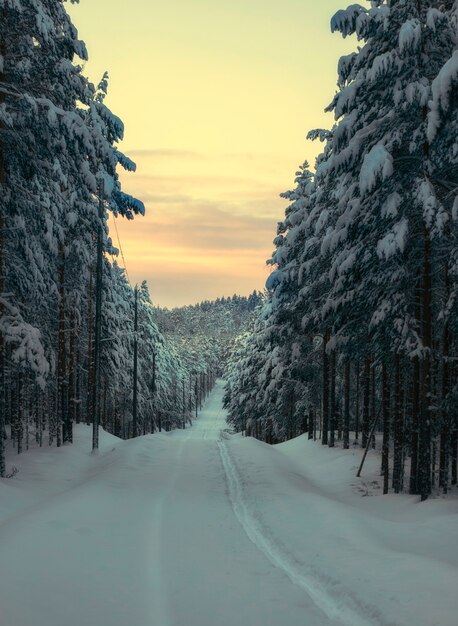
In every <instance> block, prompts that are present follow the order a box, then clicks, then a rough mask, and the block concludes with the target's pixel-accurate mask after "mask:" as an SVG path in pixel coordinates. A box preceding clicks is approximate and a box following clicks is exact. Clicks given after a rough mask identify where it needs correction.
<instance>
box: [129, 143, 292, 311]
mask: <svg viewBox="0 0 458 626" xmlns="http://www.w3.org/2000/svg"><path fill="white" fill-rule="evenodd" d="M242 156H243V158H242ZM248 162H249V165H247V163H248ZM157 163H158V164H160V167H156V165H157ZM266 163H270V164H271V166H272V168H273V171H275V169H276V168H277V167H280V166H279V165H278V163H275V158H274V157H273V156H272V155H267V156H266V155H262V156H259V155H249V156H247V155H225V156H221V155H220V156H217V157H213V158H210V157H209V158H208V159H207V160H206V161H204V160H202V161H201V162H199V163H198V162H195V163H194V164H193V167H192V168H191V167H186V166H183V163H182V162H181V157H180V155H179V154H177V155H176V156H174V157H172V156H170V158H168V159H166V160H165V161H164V160H163V159H162V160H161V159H158V160H157V162H156V161H154V164H153V166H151V165H150V164H148V161H147V159H146V160H143V161H142V163H141V167H140V168H139V169H140V173H139V174H138V175H136V176H134V177H131V176H126V178H125V181H124V182H125V187H126V188H127V189H129V191H130V192H132V193H135V194H136V195H137V196H138V197H139V198H141V199H142V200H143V201H144V202H145V204H146V208H147V214H146V217H145V218H141V219H137V220H134V222H133V223H132V222H131V223H125V222H122V221H119V222H118V224H119V230H120V233H121V237H122V240H123V247H124V253H125V257H126V260H127V263H128V266H129V267H128V269H129V273H130V275H131V276H133V277H135V280H140V279H141V278H145V277H146V278H147V279H148V280H149V282H150V284H151V291H152V293H153V296H154V298H155V300H156V301H158V302H159V303H160V304H165V305H175V304H184V303H187V302H195V301H199V300H201V299H203V298H215V297H217V296H221V295H229V294H232V293H234V292H236V291H237V292H239V293H249V292H251V291H252V290H253V289H262V288H263V287H264V283H265V280H266V278H267V276H268V273H269V269H268V268H267V267H266V263H265V261H266V259H267V258H268V257H269V256H270V254H271V252H272V249H273V244H272V240H273V238H274V237H275V233H276V225H277V222H278V220H279V219H281V217H282V213H283V209H284V201H283V200H281V199H280V198H279V193H280V192H281V191H282V190H283V189H282V185H281V182H279V179H281V178H282V177H280V176H275V175H273V174H271V175H270V174H266V171H267V167H266ZM282 165H283V164H282Z"/></svg>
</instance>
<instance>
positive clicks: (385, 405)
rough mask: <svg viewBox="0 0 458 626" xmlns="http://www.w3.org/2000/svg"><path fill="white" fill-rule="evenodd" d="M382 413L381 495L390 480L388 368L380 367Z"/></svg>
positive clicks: (385, 490) (384, 365)
mask: <svg viewBox="0 0 458 626" xmlns="http://www.w3.org/2000/svg"><path fill="white" fill-rule="evenodd" d="M382 411H383V445H382V476H383V493H384V495H386V494H387V493H388V487H389V480H390V461H389V455H390V383H389V377H388V368H387V366H386V363H385V362H384V363H383V365H382Z"/></svg>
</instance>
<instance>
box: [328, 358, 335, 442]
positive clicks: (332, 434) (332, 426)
mask: <svg viewBox="0 0 458 626" xmlns="http://www.w3.org/2000/svg"><path fill="white" fill-rule="evenodd" d="M330 361H331V375H330V393H329V408H330V438H329V447H330V448H334V446H335V442H336V351H335V350H333V351H332V353H331V359H330Z"/></svg>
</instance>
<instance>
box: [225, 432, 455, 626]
mask: <svg viewBox="0 0 458 626" xmlns="http://www.w3.org/2000/svg"><path fill="white" fill-rule="evenodd" d="M225 445H227V448H228V450H227V451H226V453H225V454H230V457H231V459H232V461H231V464H232V465H233V469H230V472H232V473H234V472H236V475H237V481H238V483H239V484H238V486H232V487H231V484H230V483H231V479H230V477H229V479H228V482H229V487H228V489H229V492H232V493H231V497H232V499H233V500H234V501H235V502H236V504H235V507H234V509H235V512H236V515H237V516H238V517H239V518H241V519H240V521H241V523H242V525H244V526H247V528H246V532H247V534H248V535H249V536H250V534H251V535H253V536H252V537H250V538H251V539H252V541H254V542H255V543H259V542H261V543H262V546H259V547H260V549H263V550H264V551H266V552H269V551H270V559H271V561H272V562H275V561H276V562H277V563H276V564H277V565H278V566H279V567H283V569H285V571H287V574H288V575H289V576H290V578H291V579H292V580H293V578H295V579H296V584H299V585H301V586H303V587H304V588H305V589H306V588H307V586H309V589H308V593H309V595H310V596H311V597H312V598H313V599H314V601H315V603H316V604H317V605H318V606H320V608H321V609H322V610H323V611H324V612H325V613H326V614H327V615H328V616H329V617H330V618H336V619H337V620H340V621H341V622H342V623H344V624H351V625H352V626H353V624H358V623H360V622H361V620H362V622H361V623H364V620H366V623H368V624H369V623H370V624H372V623H375V624H383V625H388V624H390V625H394V624H395V625H397V626H454V625H455V624H456V589H457V588H458V587H457V585H458V501H457V500H456V499H454V498H450V499H448V500H444V499H438V500H430V501H428V502H426V503H423V504H420V503H419V502H418V498H415V497H409V496H395V495H389V496H383V497H377V496H368V497H363V495H364V494H369V493H370V492H371V489H372V490H375V491H376V490H377V479H378V476H377V470H378V460H376V459H375V458H374V459H369V460H368V463H367V465H366V467H365V475H366V476H368V475H369V476H370V479H369V481H368V479H367V478H366V479H361V480H360V479H356V478H355V475H356V471H357V468H358V465H359V462H360V458H361V453H360V451H359V450H358V451H342V450H337V449H334V450H329V449H327V448H323V447H321V446H320V445H319V444H316V443H314V442H310V441H308V440H307V437H306V436H302V437H299V438H297V439H294V440H292V441H290V442H287V443H284V444H280V445H277V446H274V447H270V446H267V445H265V444H263V443H261V442H258V441H256V440H253V439H249V438H248V439H244V438H242V437H240V436H234V437H231V438H230V441H229V442H228V443H227V444H225ZM226 462H227V461H226ZM247 520H248V521H247ZM272 548H273V549H272ZM356 616H358V617H356ZM352 620H353V621H352Z"/></svg>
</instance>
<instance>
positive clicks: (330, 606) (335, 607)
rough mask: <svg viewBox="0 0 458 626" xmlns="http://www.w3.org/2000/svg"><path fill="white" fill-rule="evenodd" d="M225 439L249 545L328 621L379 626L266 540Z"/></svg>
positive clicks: (232, 493) (230, 480) (223, 451)
mask: <svg viewBox="0 0 458 626" xmlns="http://www.w3.org/2000/svg"><path fill="white" fill-rule="evenodd" d="M224 439H225V437H224V435H223V433H221V438H220V439H219V440H218V441H217V444H218V448H219V452H220V455H221V461H222V464H223V468H224V473H225V474H226V481H227V486H228V490H229V498H230V500H231V503H232V508H233V510H234V513H235V516H236V518H237V520H238V521H239V523H240V524H241V526H242V528H243V529H244V531H245V533H246V534H247V536H248V538H249V539H250V541H251V542H252V543H254V545H255V546H256V547H257V548H258V549H259V550H260V551H261V552H262V553H263V554H264V555H265V556H266V557H267V559H268V560H269V561H270V562H271V563H272V565H274V566H275V567H278V568H279V569H281V570H283V572H284V573H285V574H286V575H287V576H288V578H289V579H290V580H291V582H292V583H293V584H294V585H296V586H298V587H300V588H301V589H303V590H304V591H306V592H307V594H308V595H309V597H310V598H311V600H312V601H313V602H314V604H315V605H316V606H317V607H318V608H319V609H320V610H321V611H323V613H324V614H325V615H326V616H327V617H328V618H329V619H331V620H333V621H335V622H337V623H340V624H344V625H345V626H375V624H378V623H379V622H378V621H377V622H374V621H373V619H371V618H369V617H364V616H363V615H361V613H360V612H359V611H358V609H357V607H353V606H350V605H349V604H348V602H347V603H344V602H343V601H342V602H339V601H338V599H337V598H336V597H335V596H334V595H333V593H332V591H331V592H329V591H328V590H327V589H326V587H325V586H324V585H323V584H322V583H321V582H320V581H319V580H317V579H316V578H314V577H313V575H307V574H304V573H303V572H300V571H299V569H298V567H297V566H296V565H295V564H294V563H293V562H291V561H290V560H289V559H288V557H287V556H286V555H284V554H282V551H281V549H280V548H279V547H278V546H277V545H275V542H274V541H273V540H272V539H271V538H269V537H267V536H266V534H265V532H264V531H263V529H262V527H261V525H260V524H259V522H258V521H257V520H256V518H255V516H254V515H253V513H251V511H250V510H249V507H248V505H247V503H246V501H245V498H244V495H243V487H242V484H241V481H240V477H239V473H238V470H237V468H236V466H235V463H234V461H233V460H232V458H231V455H230V453H229V450H228V447H227V444H226V443H225V442H224Z"/></svg>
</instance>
